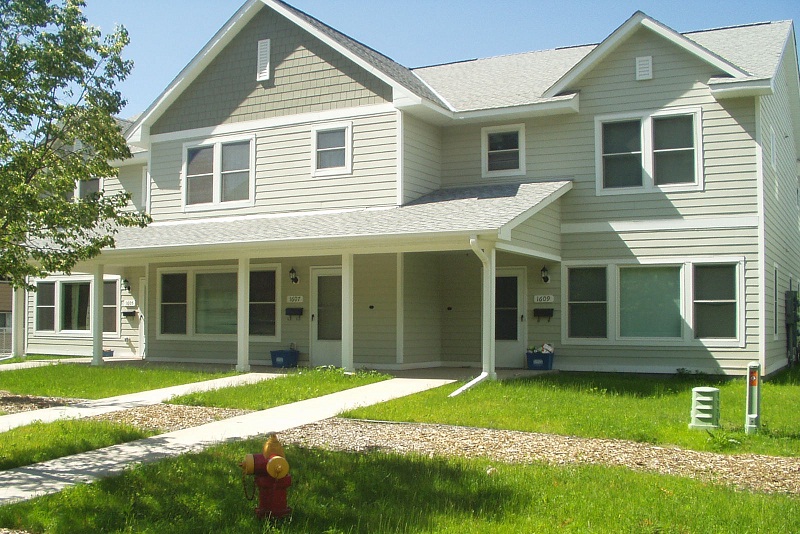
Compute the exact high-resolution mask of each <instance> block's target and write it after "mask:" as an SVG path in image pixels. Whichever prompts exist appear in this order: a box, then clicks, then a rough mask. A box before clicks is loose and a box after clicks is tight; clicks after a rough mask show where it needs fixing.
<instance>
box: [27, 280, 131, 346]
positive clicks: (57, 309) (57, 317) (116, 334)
mask: <svg viewBox="0 0 800 534" xmlns="http://www.w3.org/2000/svg"><path fill="white" fill-rule="evenodd" d="M121 280H122V277H121V276H119V275H106V276H104V277H103V283H104V284H107V283H114V284H115V287H116V292H115V295H116V297H117V298H116V300H117V303H116V306H115V309H116V320H115V326H116V330H115V331H111V332H106V331H105V330H104V331H103V339H121V338H122V313H121V306H122V293H121V286H120V283H121ZM34 283H35V284H36V285H37V286H38V285H39V284H41V283H45V284H49V283H52V284H54V289H53V292H54V293H53V295H54V296H53V299H54V305H53V306H48V308H50V307H52V308H53V319H54V322H53V330H40V329H39V320H38V309H39V305H38V301H37V297H36V295H37V294H36V293H33V298H32V301H33V314H34V319H33V335H34V336H37V337H63V336H68V337H75V338H91V337H92V321H91V319H90V321H89V328H88V329H86V330H68V329H65V328H61V324H62V317H61V304H62V295H63V289H62V288H63V286H64V285H66V284H85V283H88V284H89V310H90V311H91V306H92V304H93V303H94V291H95V289H94V277H92V276H85V275H84V276H82V275H74V276H48V277H47V278H42V279H38V280H36V281H35V282H34ZM102 307H103V309H105V308H107V307H110V305H106V304H103V306H102ZM90 313H93V312H90Z"/></svg>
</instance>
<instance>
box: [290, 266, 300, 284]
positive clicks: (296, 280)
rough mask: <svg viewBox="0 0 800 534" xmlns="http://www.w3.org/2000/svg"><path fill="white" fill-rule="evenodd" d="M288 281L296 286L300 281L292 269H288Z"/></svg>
mask: <svg viewBox="0 0 800 534" xmlns="http://www.w3.org/2000/svg"><path fill="white" fill-rule="evenodd" d="M289 280H291V281H292V283H293V284H296V283H297V282H299V281H300V278H298V276H297V271H295V270H294V267H292V268H291V269H289Z"/></svg>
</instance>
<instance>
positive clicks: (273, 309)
mask: <svg viewBox="0 0 800 534" xmlns="http://www.w3.org/2000/svg"><path fill="white" fill-rule="evenodd" d="M276 281H277V267H273V268H264V267H263V266H259V268H258V269H255V268H254V270H253V271H251V272H250V293H249V302H248V306H249V310H250V321H249V330H250V335H251V336H261V337H264V338H272V339H270V340H274V338H276V336H277V335H278V287H277V283H276ZM237 288H238V274H237V272H235V271H232V270H227V271H226V270H218V269H213V270H210V269H190V270H187V271H183V272H162V273H161V274H160V293H159V294H160V302H159V306H160V319H159V322H160V327H159V332H160V333H161V334H162V335H181V336H204V335H213V336H220V335H222V336H225V335H227V336H231V337H233V336H235V335H236V333H237V331H238V289H237Z"/></svg>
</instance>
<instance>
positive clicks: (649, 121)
mask: <svg viewBox="0 0 800 534" xmlns="http://www.w3.org/2000/svg"><path fill="white" fill-rule="evenodd" d="M686 115H691V116H692V117H693V118H694V121H693V122H694V139H695V143H694V166H695V181H694V182H692V183H676V184H664V185H656V184H655V178H654V176H653V174H654V166H655V163H654V161H655V157H654V154H655V152H654V146H653V119H657V118H665V117H679V116H686ZM630 120H640V121H641V151H642V185H641V186H633V187H610V188H606V187H604V186H603V178H604V177H603V125H604V124H606V123H611V122H623V121H630ZM594 141H595V150H594V153H595V192H596V194H597V195H598V196H604V195H627V194H641V193H653V192H658V191H661V192H664V193H669V192H677V191H702V190H703V189H704V187H705V173H704V172H703V110H702V108H701V107H699V106H693V107H682V108H669V109H661V110H656V111H633V112H626V113H613V114H608V115H597V116H595V118H594Z"/></svg>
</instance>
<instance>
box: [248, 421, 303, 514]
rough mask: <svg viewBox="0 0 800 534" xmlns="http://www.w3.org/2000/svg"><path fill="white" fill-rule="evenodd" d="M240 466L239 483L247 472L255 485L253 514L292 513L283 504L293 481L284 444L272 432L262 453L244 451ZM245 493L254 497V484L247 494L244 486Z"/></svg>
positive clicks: (249, 498)
mask: <svg viewBox="0 0 800 534" xmlns="http://www.w3.org/2000/svg"><path fill="white" fill-rule="evenodd" d="M239 467H241V468H242V483H244V477H245V476H246V475H253V476H254V481H255V486H258V507H257V508H256V516H258V518H259V519H264V518H265V517H271V518H275V519H280V518H282V517H286V516H287V515H289V514H291V513H292V509H291V508H289V507H288V506H287V505H286V492H287V489H288V488H289V486H291V485H292V477H291V475H289V462H287V461H286V454H285V453H284V452H283V446H282V445H281V444H280V442H279V441H278V438H277V437H276V436H275V435H274V434H273V435H271V436H270V437H269V439H268V440H267V442H266V443H265V444H264V452H263V454H248V455H246V456H245V457H244V462H242V463H240V464H239ZM244 495H245V497H247V499H248V500H253V498H254V497H255V488H254V491H253V493H252V494H250V495H248V494H247V487H246V486H245V492H244Z"/></svg>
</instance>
